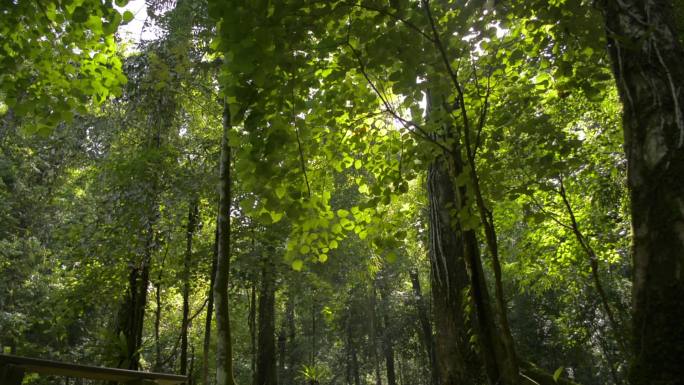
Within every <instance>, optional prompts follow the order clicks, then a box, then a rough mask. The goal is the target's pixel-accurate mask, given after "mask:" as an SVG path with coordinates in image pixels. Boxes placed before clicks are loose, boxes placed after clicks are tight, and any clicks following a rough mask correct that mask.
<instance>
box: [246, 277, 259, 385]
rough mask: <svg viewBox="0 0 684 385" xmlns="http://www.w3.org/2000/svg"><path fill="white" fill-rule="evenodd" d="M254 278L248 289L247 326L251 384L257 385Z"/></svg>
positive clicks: (255, 283)
mask: <svg viewBox="0 0 684 385" xmlns="http://www.w3.org/2000/svg"><path fill="white" fill-rule="evenodd" d="M256 285H257V282H256V278H252V285H251V287H250V288H249V314H247V324H248V326H249V368H250V369H251V371H252V383H253V384H254V385H256V384H257V381H256V375H257V364H256V362H257V329H256V328H257V324H256V322H257V321H256V314H257V299H256Z"/></svg>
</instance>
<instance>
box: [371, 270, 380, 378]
mask: <svg viewBox="0 0 684 385" xmlns="http://www.w3.org/2000/svg"><path fill="white" fill-rule="evenodd" d="M377 302H378V301H377V293H376V289H375V282H373V288H372V289H371V292H370V311H371V335H370V338H371V349H372V350H373V351H372V353H373V354H372V357H373V365H374V367H375V384H376V385H382V376H381V375H380V358H379V357H378V326H379V325H378V314H377Z"/></svg>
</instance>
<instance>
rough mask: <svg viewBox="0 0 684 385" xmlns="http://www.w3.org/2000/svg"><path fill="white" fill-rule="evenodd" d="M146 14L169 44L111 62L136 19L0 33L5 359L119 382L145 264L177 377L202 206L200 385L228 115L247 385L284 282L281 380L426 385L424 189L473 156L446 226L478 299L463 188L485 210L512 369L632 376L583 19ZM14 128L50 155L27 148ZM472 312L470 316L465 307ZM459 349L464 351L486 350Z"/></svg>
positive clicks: (604, 109)
mask: <svg viewBox="0 0 684 385" xmlns="http://www.w3.org/2000/svg"><path fill="white" fill-rule="evenodd" d="M492 3H498V4H497V5H493V4H492ZM119 5H120V4H119ZM154 5H156V6H158V7H159V9H157V12H156V13H154V14H152V15H150V17H151V19H153V20H154V21H155V22H156V23H157V24H158V25H159V26H161V28H162V29H163V31H164V33H162V34H161V35H160V38H159V40H158V41H152V42H148V43H145V44H141V45H140V47H139V52H136V53H133V54H130V55H129V56H128V57H127V58H125V60H123V64H122V62H121V61H120V60H121V59H119V58H118V57H117V55H116V52H117V47H116V42H115V40H114V38H113V36H112V34H113V32H114V31H115V29H116V27H117V26H118V25H119V24H120V23H122V22H126V21H127V20H129V19H130V18H131V16H132V15H131V14H130V13H126V12H124V13H123V15H121V14H119V13H117V12H116V11H114V10H112V9H111V8H109V7H108V6H107V4H105V5H103V4H101V3H100V2H98V1H89V0H81V1H54V2H52V1H47V2H46V1H42V2H29V1H18V2H16V4H12V5H10V6H8V11H7V12H5V13H0V32H2V34H1V36H2V44H0V60H1V61H2V63H3V68H7V69H8V70H7V71H4V72H3V74H1V75H0V79H2V82H1V83H0V102H2V103H4V105H3V106H2V107H3V112H4V115H3V116H2V117H1V118H2V126H1V127H0V149H2V151H3V152H2V153H0V181H1V182H2V183H0V221H2V223H6V224H8V225H7V226H3V227H0V246H1V247H0V272H1V273H2V275H3V277H5V276H7V277H10V278H9V279H7V280H1V281H0V294H1V295H0V316H1V317H2V318H0V328H2V330H10V329H11V330H12V333H11V334H8V336H9V338H7V337H5V339H6V340H3V341H0V345H3V346H15V347H17V348H18V349H19V351H20V352H22V353H27V354H51V355H55V356H62V357H70V358H78V359H81V358H82V359H83V360H85V361H92V362H108V363H112V362H114V363H115V362H116V359H117V358H119V356H121V355H122V352H125V351H126V346H125V343H122V342H124V341H122V340H121V336H120V335H116V334H115V333H112V330H113V329H114V325H115V324H116V321H117V317H118V314H117V312H119V311H120V310H119V309H118V306H117V305H118V304H119V303H120V302H121V301H122V299H124V298H125V296H126V292H125V290H126V288H127V285H128V284H129V282H128V281H127V279H128V274H129V273H130V272H131V271H132V270H133V269H134V268H135V267H136V266H137V265H136V263H139V261H140V256H142V255H144V250H148V251H149V255H150V264H151V270H150V285H149V290H148V303H147V308H146V313H145V316H146V321H145V328H144V338H143V340H144V341H143V346H142V348H141V352H142V368H144V369H155V370H166V371H175V370H176V369H177V367H178V365H177V364H178V354H177V352H178V343H177V342H176V341H178V340H179V336H178V331H179V329H180V327H179V325H180V319H181V314H180V307H181V302H182V298H181V290H182V289H181V288H182V285H181V280H182V279H183V277H182V272H183V271H184V266H183V263H184V258H183V257H184V250H185V249H184V247H185V245H186V243H185V242H186V241H187V240H186V236H187V233H186V230H185V227H184V226H185V224H186V220H187V211H188V205H189V202H191V199H194V198H197V199H198V200H199V212H200V215H199V216H200V220H199V222H200V223H199V227H198V230H197V232H196V234H195V235H194V237H195V238H194V243H193V245H194V246H193V250H192V256H193V259H192V262H191V265H190V267H189V269H190V271H191V280H190V281H191V285H190V286H191V293H190V297H191V298H190V308H191V310H190V313H191V315H196V317H195V318H194V319H193V321H192V323H191V325H190V328H189V330H190V335H189V340H190V344H191V346H193V347H194V348H195V353H194V356H193V357H196V361H195V364H196V366H195V367H194V370H195V372H193V373H191V374H192V375H194V376H195V378H196V379H198V378H199V371H200V366H201V365H200V364H199V361H200V358H205V357H203V353H200V351H201V348H200V346H201V345H202V343H203V341H202V339H203V332H204V331H203V330H202V329H203V327H204V324H203V322H200V320H201V319H203V318H204V310H205V309H204V306H205V304H206V302H207V301H205V299H206V295H207V293H208V289H209V284H210V278H211V277H210V275H209V272H210V268H211V259H212V253H213V247H214V229H215V225H216V216H217V213H216V206H217V196H216V195H217V194H216V186H217V185H218V180H217V176H218V170H217V168H218V166H217V162H218V158H219V154H218V152H219V146H218V145H219V143H220V135H221V124H222V119H221V118H222V116H221V114H222V106H223V103H224V102H225V103H226V104H227V105H228V108H229V111H230V116H231V121H230V122H229V123H230V127H231V130H230V133H229V142H230V145H231V147H232V156H233V159H232V164H233V170H231V171H232V177H233V182H232V189H233V190H232V191H233V196H232V202H233V203H232V207H231V212H230V215H231V222H232V229H231V230H232V235H233V237H232V240H231V242H232V246H231V253H232V254H231V255H232V265H231V273H230V277H231V283H230V293H229V295H230V301H231V304H233V307H232V310H231V317H232V319H233V322H232V327H233V336H234V338H233V339H234V349H235V353H234V357H235V358H234V367H235V377H236V380H237V382H238V383H249V382H250V381H251V379H252V374H253V373H252V360H253V358H252V357H253V354H254V353H255V351H254V349H255V348H256V347H255V346H253V341H254V340H255V339H254V338H255V334H256V333H257V330H258V325H255V324H254V323H253V322H254V321H253V318H255V312H257V311H258V309H257V307H256V304H255V303H253V302H252V291H253V290H257V288H258V287H259V280H260V278H259V277H261V273H262V269H263V267H264V264H265V262H264V261H273V267H272V269H273V273H274V275H275V276H276V285H277V290H276V304H275V313H276V314H275V319H276V331H277V334H278V349H280V348H281V347H283V349H284V350H283V351H281V352H279V353H278V354H282V357H281V361H279V365H281V364H282V366H279V376H280V379H281V382H282V383H283V384H284V385H289V384H292V383H295V382H297V381H299V382H301V381H312V380H322V381H330V382H334V381H338V383H341V382H342V378H343V377H345V376H346V378H345V380H346V381H347V383H355V379H354V370H356V371H357V372H358V373H359V374H358V375H359V377H360V378H361V379H362V380H364V381H366V382H370V381H371V380H373V381H376V380H377V379H376V378H375V377H376V376H378V373H379V377H380V379H381V380H382V381H386V379H387V378H386V377H387V374H386V373H385V370H386V366H387V365H388V364H387V362H386V360H387V358H386V356H385V355H386V354H387V350H390V349H389V347H391V348H393V349H394V350H393V353H392V354H393V355H394V357H395V358H396V365H397V369H396V371H397V373H398V375H399V376H403V377H402V378H403V379H402V383H405V384H409V383H411V384H413V383H416V384H428V381H429V378H430V373H429V360H428V358H427V357H426V355H425V353H424V351H425V347H424V346H423V344H424V343H425V342H424V340H423V339H424V338H423V337H421V326H420V325H419V322H418V315H417V314H418V310H417V309H418V306H417V303H418V300H417V299H416V298H414V297H415V293H414V287H413V284H414V281H413V274H410V273H414V272H415V276H417V277H418V278H419V280H418V281H419V282H422V285H423V288H422V292H423V295H424V296H425V297H426V298H429V291H430V280H431V279H434V275H433V274H431V272H430V265H429V261H428V258H427V254H428V251H429V250H430V248H431V247H435V240H433V239H429V236H428V233H429V231H428V229H429V223H428V222H429V215H428V212H427V210H428V207H429V206H428V204H427V201H428V199H427V198H428V197H427V189H426V186H425V185H426V173H427V170H428V165H429V164H430V163H431V162H434V161H435V159H438V156H440V155H442V154H446V155H447V156H452V157H461V159H462V160H463V161H464V162H463V163H464V167H463V170H458V171H456V170H451V171H452V173H453V175H452V177H453V183H454V185H455V186H456V187H457V188H463V189H465V191H467V194H468V195H467V198H468V199H467V202H468V203H467V204H466V205H465V206H464V207H462V208H460V210H457V209H455V207H457V205H456V202H454V204H453V206H452V209H451V211H450V212H449V214H450V215H452V216H453V217H454V218H456V219H457V220H458V223H459V224H460V225H461V226H462V228H463V229H465V230H474V231H475V235H476V236H477V237H478V241H479V244H480V247H481V249H482V256H483V257H482V260H483V261H484V272H485V276H486V278H487V279H488V280H489V281H488V282H490V285H491V282H492V276H493V275H494V272H495V265H494V263H493V262H492V260H491V258H490V257H491V249H489V248H487V247H485V244H486V237H485V231H484V226H483V222H486V219H485V221H483V217H482V216H481V215H480V214H479V211H478V209H479V208H480V207H478V206H477V205H476V203H475V199H474V195H473V191H474V188H475V187H476V186H477V187H479V189H480V191H481V197H482V206H483V208H484V209H485V212H489V213H491V225H492V227H493V228H494V230H495V231H496V235H497V237H498V239H497V242H498V243H497V246H498V250H499V255H500V261H501V267H502V274H503V279H502V284H503V287H504V291H505V298H504V299H505V300H506V303H505V304H506V306H507V308H508V311H509V314H510V320H511V328H512V331H513V335H514V338H515V341H516V344H517V349H518V353H519V355H520V357H521V359H524V360H529V361H532V362H534V363H536V364H537V365H539V366H540V367H543V368H544V369H546V371H547V372H548V373H549V377H550V378H553V379H554V381H555V380H559V379H560V378H565V377H566V376H572V378H573V379H575V380H577V381H580V382H584V383H587V384H589V383H610V382H611V381H616V382H617V381H619V380H621V379H622V378H623V376H624V373H625V367H626V360H627V356H626V355H625V352H623V351H621V346H620V336H622V335H623V333H624V330H623V329H624V328H625V327H626V325H628V324H629V313H628V311H626V309H627V308H628V298H629V290H630V279H629V274H628V273H629V269H630V262H629V258H628V254H629V252H628V237H629V233H630V229H629V227H628V225H627V224H628V223H629V215H628V210H627V206H628V204H629V203H628V200H627V194H626V189H625V185H624V180H625V173H626V170H625V159H624V156H623V155H622V151H621V149H620V145H621V142H622V137H621V133H620V132H621V129H620V123H619V119H618V117H619V115H620V106H619V104H618V101H617V96H616V92H615V89H614V87H613V84H612V79H611V77H610V76H609V73H610V72H609V69H608V68H607V63H606V58H605V57H604V56H605V55H604V53H603V48H602V46H603V44H604V42H603V38H602V36H603V35H602V33H603V32H601V31H599V27H600V22H598V21H597V18H598V16H599V15H597V14H596V12H595V10H594V9H593V8H592V7H591V6H590V5H589V4H585V3H584V2H580V1H574V0H567V1H533V2H513V3H512V2H486V1H468V2H455V1H408V0H396V1H389V2H387V1H374V0H362V1H353V0H334V1H305V0H283V1H265V0H263V1H262V0H257V1H246V0H245V1H240V0H230V1H220V0H210V1H209V2H208V4H205V3H204V2H194V1H189V0H187V1H178V2H176V5H175V6H176V8H175V9H173V10H166V9H165V8H164V7H165V5H164V4H163V2H161V3H154ZM205 7H206V9H205ZM428 7H429V8H428ZM153 8H154V7H153V6H150V7H149V12H152V11H154V9H153ZM428 9H429V12H428ZM162 11H164V12H162ZM29 14H35V15H37V16H36V18H37V19H35V20H37V21H38V22H35V23H33V22H29V20H33V19H28V18H27V16H26V15H29ZM3 28H4V30H3ZM43 37H45V38H43ZM210 41H211V42H210ZM122 72H124V73H125V75H126V77H127V78H128V79H129V80H128V83H127V84H125V85H124V82H125V80H124V76H123V75H122ZM110 96H114V98H109V97H110ZM94 104H100V106H101V107H100V108H99V110H98V111H97V113H94V112H93V109H92V108H90V107H92V106H93V105H94ZM61 122H63V123H64V124H60V123H61ZM20 125H21V127H22V128H24V129H26V130H27V131H29V132H31V131H36V132H43V133H46V134H49V135H48V137H47V138H38V137H23V136H21V135H20V134H18V129H19V126H20ZM466 139H467V141H468V144H466ZM439 159H448V157H446V156H445V157H442V158H439ZM470 160H472V163H470V162H469V161H470ZM62 161H63V163H62ZM561 186H562V190H561ZM562 194H565V195H562ZM564 198H565V199H564ZM566 200H567V204H566ZM568 206H570V207H571V209H572V214H573V216H574V218H575V220H576V224H577V227H578V229H579V231H580V232H581V234H582V237H583V239H585V240H586V242H587V244H589V245H590V246H591V247H592V249H593V250H594V251H595V253H596V256H597V266H598V276H599V278H600V281H601V282H602V283H603V285H604V288H605V292H606V293H607V294H606V295H607V298H608V302H609V305H610V306H611V309H613V311H614V313H615V314H616V315H617V318H618V320H619V324H620V325H618V326H619V328H618V330H612V329H611V327H610V326H609V325H608V321H607V318H608V316H607V314H605V311H604V309H603V308H602V307H601V303H600V298H599V297H598V294H597V292H596V288H595V284H594V281H593V279H592V269H591V264H590V259H589V257H588V256H587V254H586V252H585V250H584V248H583V246H582V244H581V243H580V242H579V241H578V238H577V236H576V233H575V231H574V229H573V228H572V226H573V225H572V221H571V217H570V213H569V212H568V208H567V207H568ZM269 266H270V265H269ZM491 286H493V285H491ZM492 293H493V291H492ZM463 295H464V296H466V295H470V294H469V293H464V294H463ZM38 308H40V309H43V310H40V311H37V310H36V309H38ZM371 310H372V312H371ZM27 314H31V315H27ZM372 314H375V316H374V317H373V316H372ZM464 314H466V315H467V316H468V317H469V318H468V319H469V320H471V319H473V317H472V314H474V313H473V309H472V305H469V306H468V308H467V309H464ZM46 325H47V326H49V327H47V328H46ZM41 328H42V329H41ZM36 330H43V331H41V333H38V334H32V333H35V331H36ZM468 334H469V335H470V336H471V343H472V344H473V346H476V347H477V346H478V343H479V341H480V340H481V336H478V334H477V333H476V332H475V331H474V330H469V331H468ZM3 337H4V336H3ZM211 342H213V341H211ZM281 343H282V345H280V344H281ZM209 355H210V356H211V355H212V351H211V349H210V350H209ZM207 358H208V361H209V363H210V364H209V365H210V367H213V365H214V364H215V363H214V362H213V361H214V357H207ZM354 360H356V363H355V364H354V362H355V361H354ZM355 365H356V366H355ZM554 371H555V372H554ZM559 381H560V380H559ZM360 382H361V383H363V381H360Z"/></svg>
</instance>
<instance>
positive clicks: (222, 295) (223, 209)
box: [214, 103, 235, 385]
mask: <svg viewBox="0 0 684 385" xmlns="http://www.w3.org/2000/svg"><path fill="white" fill-rule="evenodd" d="M231 128H232V127H231V121H230V108H229V106H228V104H227V103H224V106H223V135H222V137H221V162H220V166H219V167H220V171H219V172H220V176H219V179H220V182H219V213H218V223H217V227H218V242H217V243H218V253H217V263H216V278H215V280H214V300H215V302H216V334H217V343H216V384H217V385H234V384H235V379H234V378H233V346H232V341H231V335H230V306H229V303H228V279H229V274H230V201H231V195H230V194H231V193H230V187H231V186H230V185H231V176H230V166H231V159H230V158H231V149H230V145H229V143H228V133H229V132H230V130H231Z"/></svg>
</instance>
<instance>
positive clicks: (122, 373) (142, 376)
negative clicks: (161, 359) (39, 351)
mask: <svg viewBox="0 0 684 385" xmlns="http://www.w3.org/2000/svg"><path fill="white" fill-rule="evenodd" d="M25 373H39V374H47V375H55V376H63V377H69V378H87V379H92V380H102V381H112V382H118V383H120V384H126V385H176V384H181V383H186V382H187V380H188V379H187V377H186V376H179V375H176V374H167V373H151V372H139V371H135V370H126V369H117V368H105V367H101V366H90V365H78V364H69V363H66V362H59V361H52V360H43V359H38V358H29V357H19V356H11V355H5V354H0V385H21V381H22V380H23V378H24V374H25Z"/></svg>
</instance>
